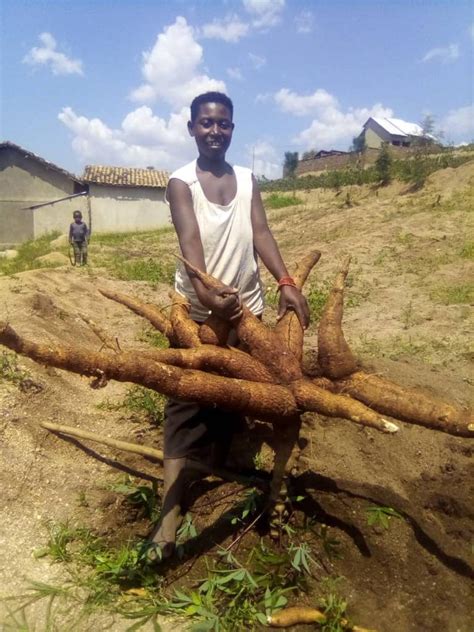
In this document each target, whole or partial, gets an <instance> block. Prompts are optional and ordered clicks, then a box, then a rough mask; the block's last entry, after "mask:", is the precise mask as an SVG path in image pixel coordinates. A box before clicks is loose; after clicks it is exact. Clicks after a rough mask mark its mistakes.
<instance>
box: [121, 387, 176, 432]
mask: <svg viewBox="0 0 474 632" xmlns="http://www.w3.org/2000/svg"><path fill="white" fill-rule="evenodd" d="M165 402H166V397H165V396H164V395H161V394H160V393H157V392H156V391H153V390H151V389H149V388H145V387H144V386H132V387H131V388H130V389H129V390H128V391H127V394H126V395H125V399H124V400H123V407H124V408H126V409H127V410H130V411H131V412H134V413H139V414H141V415H143V416H144V417H146V418H147V420H148V421H150V422H151V423H153V424H155V425H157V426H160V425H161V424H162V423H163V420H164V414H165V413H164V410H165Z"/></svg>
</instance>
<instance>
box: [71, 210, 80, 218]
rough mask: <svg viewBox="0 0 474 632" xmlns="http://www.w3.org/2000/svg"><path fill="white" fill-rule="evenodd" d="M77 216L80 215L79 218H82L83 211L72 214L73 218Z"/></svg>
mask: <svg viewBox="0 0 474 632" xmlns="http://www.w3.org/2000/svg"><path fill="white" fill-rule="evenodd" d="M76 215H79V217H82V213H81V211H74V213H73V214H72V216H73V217H75V216H76Z"/></svg>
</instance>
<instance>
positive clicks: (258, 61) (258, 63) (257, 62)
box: [249, 53, 267, 70]
mask: <svg viewBox="0 0 474 632" xmlns="http://www.w3.org/2000/svg"><path fill="white" fill-rule="evenodd" d="M249 59H250V63H251V64H252V66H253V67H254V68H255V70H260V68H263V66H265V64H266V63H267V60H266V59H265V57H260V55H254V53H249Z"/></svg>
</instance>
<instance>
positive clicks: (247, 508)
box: [230, 488, 260, 525]
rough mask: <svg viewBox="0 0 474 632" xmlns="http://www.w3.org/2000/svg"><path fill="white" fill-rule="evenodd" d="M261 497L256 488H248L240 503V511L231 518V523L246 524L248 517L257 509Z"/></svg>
mask: <svg viewBox="0 0 474 632" xmlns="http://www.w3.org/2000/svg"><path fill="white" fill-rule="evenodd" d="M259 498H260V495H259V493H258V492H257V490H256V489H255V488H252V489H248V490H246V492H245V497H244V500H243V502H242V503H240V504H239V513H238V514H235V515H234V516H233V517H232V518H231V521H230V522H231V524H235V525H236V524H244V523H245V520H246V518H248V517H249V516H250V515H252V514H253V513H255V512H256V511H257V507H258V502H259Z"/></svg>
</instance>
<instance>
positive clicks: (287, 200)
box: [264, 193, 303, 209]
mask: <svg viewBox="0 0 474 632" xmlns="http://www.w3.org/2000/svg"><path fill="white" fill-rule="evenodd" d="M302 203H303V200H300V199H299V198H297V197H295V196H293V195H282V194H281V193H271V194H270V195H269V196H268V197H267V198H265V200H264V205H265V208H270V209H277V208H285V206H295V205H296V204H302Z"/></svg>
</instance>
